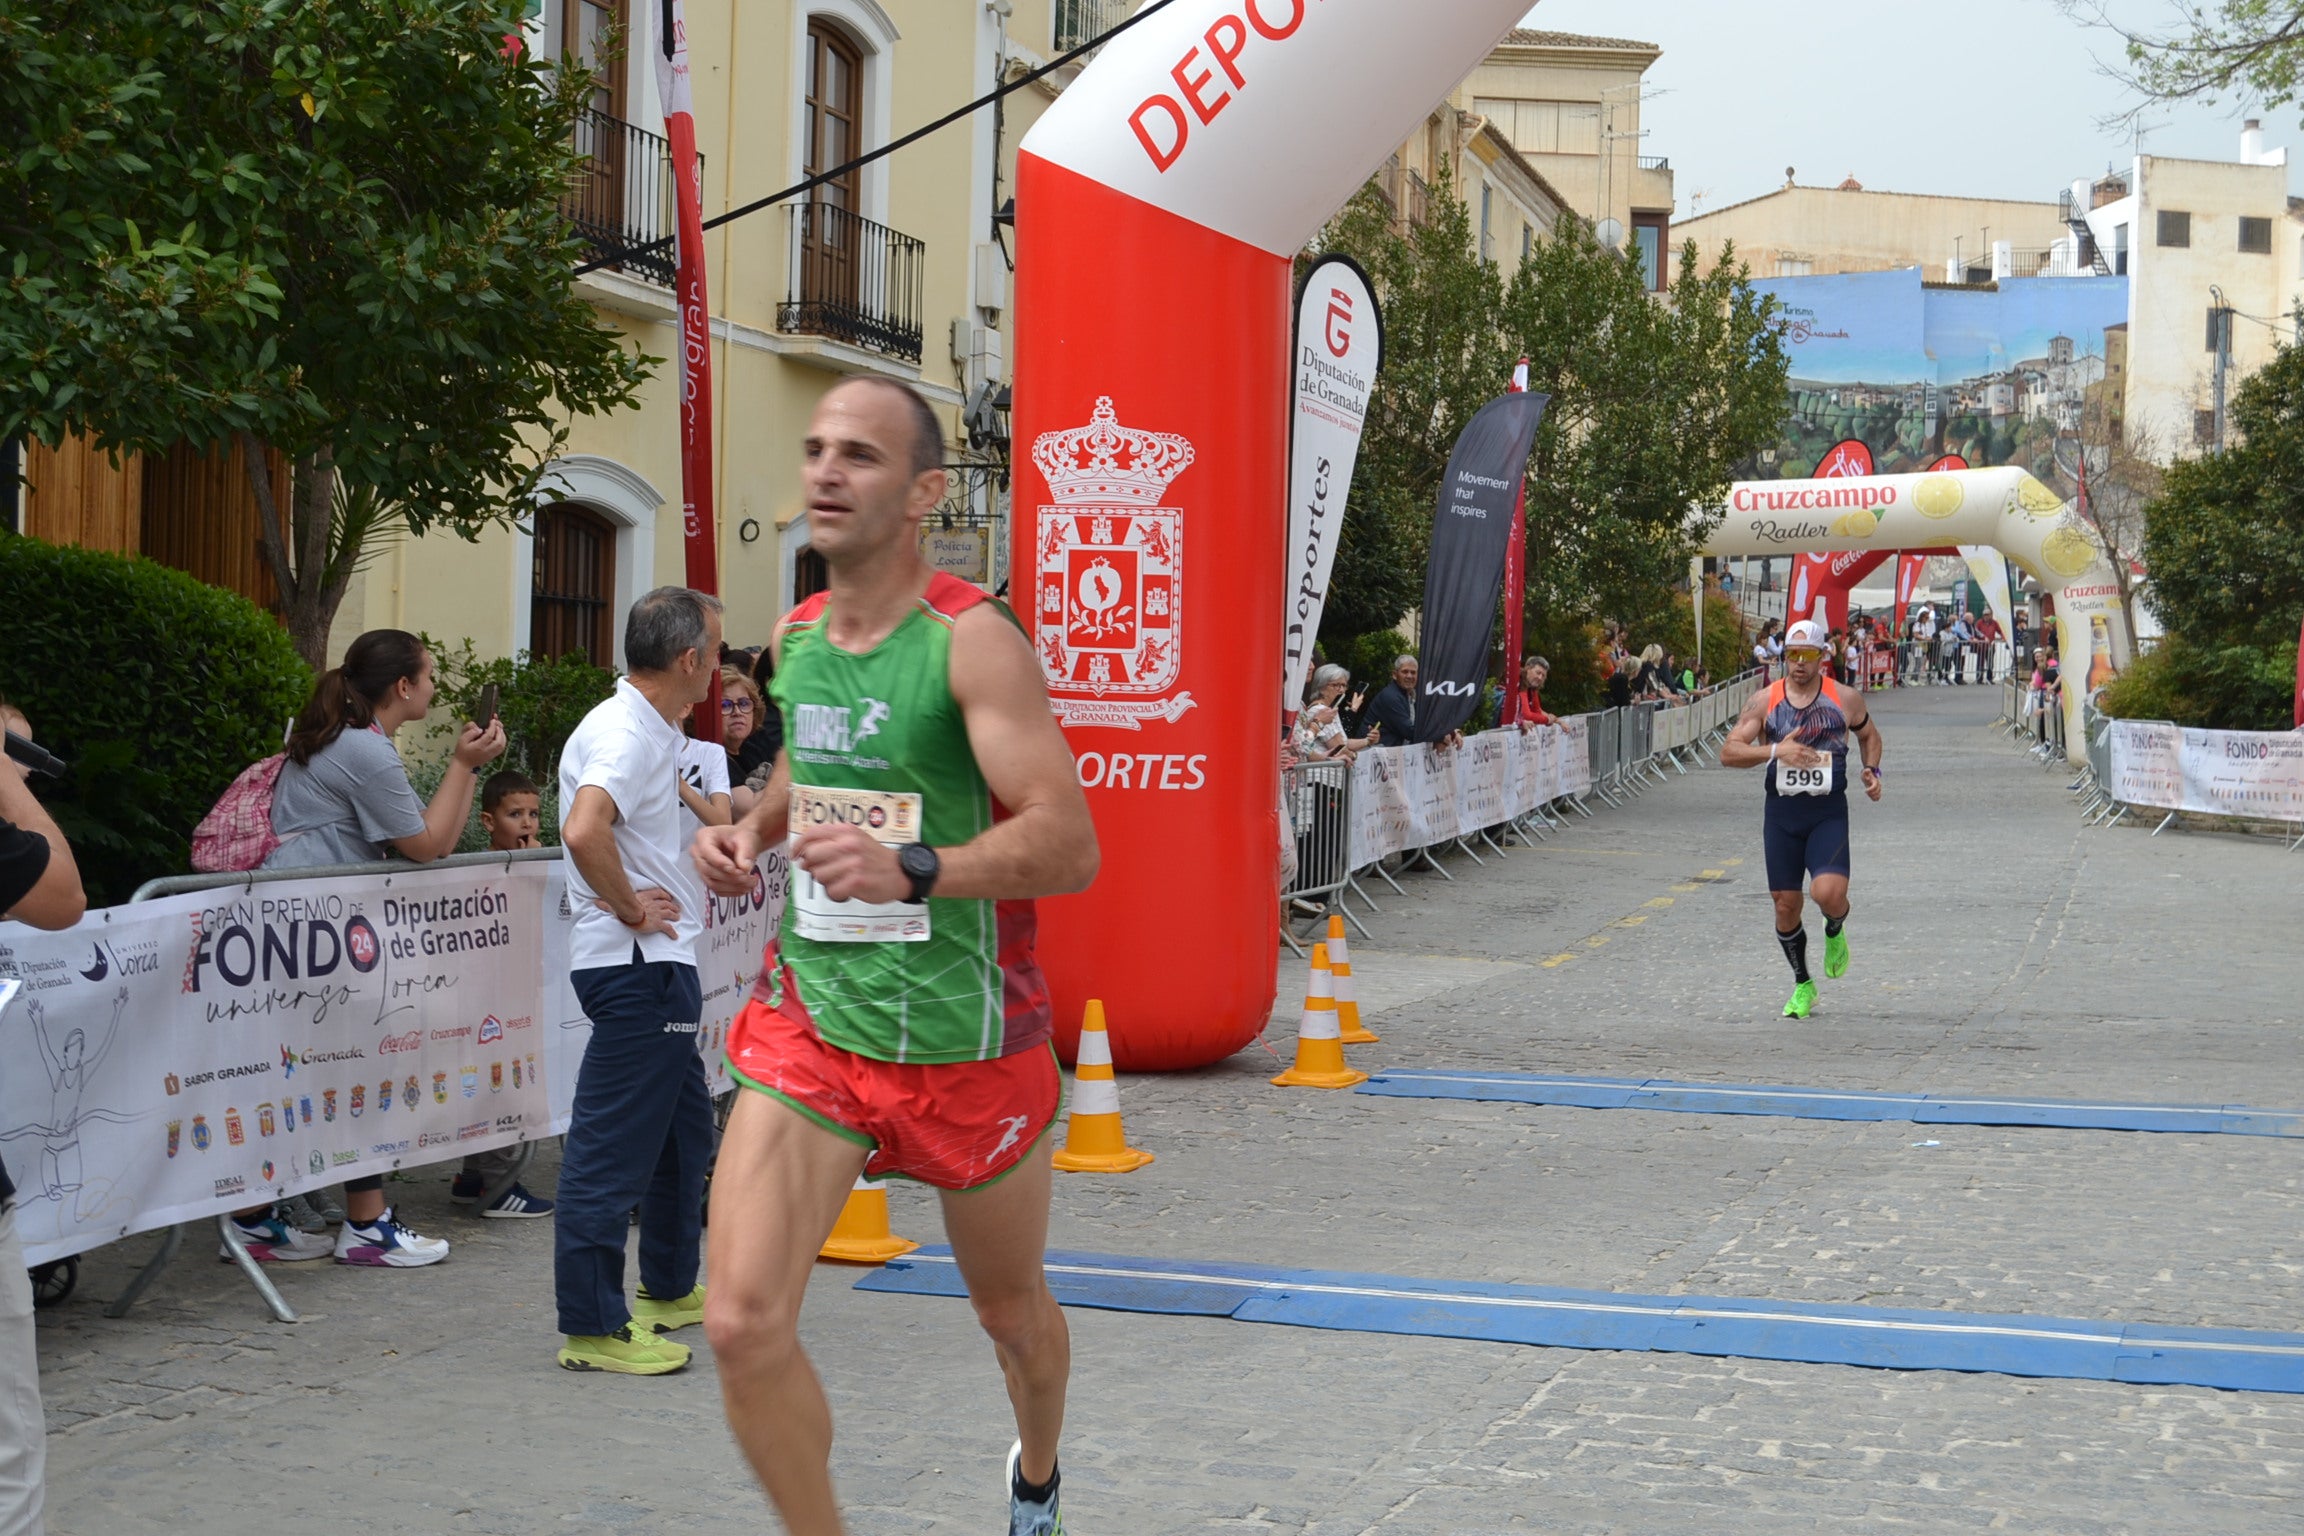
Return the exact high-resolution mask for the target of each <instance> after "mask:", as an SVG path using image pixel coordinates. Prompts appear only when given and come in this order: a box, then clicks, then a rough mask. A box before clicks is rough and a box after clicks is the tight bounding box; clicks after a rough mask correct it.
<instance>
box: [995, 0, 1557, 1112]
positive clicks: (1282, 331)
mask: <svg viewBox="0 0 2304 1536" xmlns="http://www.w3.org/2000/svg"><path fill="white" fill-rule="evenodd" d="M1526 10H1527V0H1451V3H1450V4H1447V5H1444V6H1423V5H1403V4H1400V3H1399V0H1176V3H1174V4H1172V5H1170V6H1169V7H1168V8H1167V9H1166V10H1164V11H1161V12H1158V13H1156V14H1155V15H1153V16H1151V17H1149V18H1148V19H1146V20H1145V21H1144V22H1143V23H1142V24H1140V25H1139V26H1137V27H1135V28H1133V29H1132V30H1130V31H1128V32H1127V33H1124V34H1123V35H1122V36H1121V37H1119V38H1118V39H1116V40H1115V41H1114V42H1112V43H1111V44H1109V45H1107V46H1106V47H1105V48H1104V49H1103V51H1102V52H1101V53H1099V54H1098V55H1097V56H1096V59H1095V60H1094V62H1093V63H1091V64H1090V65H1089V66H1088V68H1087V69H1086V71H1084V72H1083V73H1082V74H1081V76H1080V78H1079V79H1078V80H1077V81H1075V82H1074V83H1073V84H1072V86H1071V87H1070V88H1069V89H1067V90H1066V91H1065V92H1064V94H1063V95H1062V96H1061V97H1059V98H1058V99H1057V101H1056V103H1055V104H1054V105H1053V106H1052V107H1050V108H1049V110H1048V112H1047V114H1046V115H1045V116H1043V117H1042V118H1041V119H1040V121H1039V122H1038V123H1037V124H1036V125H1035V126H1034V127H1033V129H1032V131H1031V132H1030V133H1029V134H1027V135H1026V136H1025V138H1024V142H1023V144H1022V145H1021V146H1020V149H1019V152H1018V156H1017V161H1018V163H1017V188H1016V241H1017V255H1016V280H1017V282H1016V288H1017V293H1016V350H1017V368H1016V400H1015V412H1014V432H1015V441H1016V444H1017V447H1018V450H1019V451H1018V453H1017V455H1016V480H1015V502H1014V505H1015V530H1016V531H1015V536H1014V539H1013V541H1012V547H1013V551H1014V556H1013V559H1014V564H1013V568H1012V573H1011V574H1012V578H1013V579H1012V585H1011V588H1010V591H1011V594H1012V596H1013V600H1014V603H1015V608H1016V613H1017V616H1018V617H1019V618H1020V619H1022V620H1023V621H1024V623H1025V626H1026V628H1027V630H1028V631H1029V632H1030V633H1031V635H1032V637H1033V641H1034V643H1035V645H1036V646H1037V647H1038V649H1039V651H1040V657H1041V664H1042V667H1043V669H1044V670H1045V671H1046V673H1047V675H1048V683H1049V690H1050V693H1051V696H1052V697H1053V699H1054V702H1055V707H1056V711H1057V714H1058V717H1059V718H1060V719H1061V721H1062V723H1063V726H1064V729H1065V733H1066V735H1067V736H1068V737H1069V738H1070V740H1071V744H1072V751H1073V755H1074V758H1075V760H1076V761H1077V763H1078V764H1079V769H1080V779H1081V782H1082V784H1084V785H1085V786H1086V787H1087V790H1088V799H1089V805H1090V807H1091V809H1092V810H1093V811H1094V813H1095V816H1096V828H1097V835H1098V837H1099V838H1100V839H1101V841H1102V844H1103V849H1104V867H1103V873H1102V874H1101V875H1099V876H1098V878H1097V881H1096V884H1095V885H1094V886H1093V887H1092V888H1091V889H1090V890H1088V891H1087V892H1085V893H1083V894H1081V895H1078V896H1071V897H1065V898H1062V899H1060V900H1054V901H1047V902H1043V903H1042V904H1041V907H1040V933H1041V944H1040V953H1041V958H1042V962H1043V964H1044V965H1045V966H1046V968H1047V973H1048V979H1049V983H1050V986H1051V988H1052V989H1053V992H1054V995H1055V1002H1056V1014H1057V1027H1058V1031H1059V1048H1060V1049H1061V1050H1062V1051H1063V1053H1064V1055H1065V1057H1066V1059H1067V1060H1069V1059H1070V1057H1071V1053H1072V1049H1073V1046H1074V1044H1075V1042H1076V1040H1077V1037H1078V1029H1079V1022H1080V1014H1081V1009H1082V1006H1083V1005H1084V1004H1085V1003H1086V1002H1087V1001H1088V999H1089V998H1091V997H1097V998H1101V999H1102V1000H1103V1001H1104V1004H1105V1008H1106V1011H1107V1016H1108V1018H1109V1019H1110V1023H1111V1033H1112V1054H1113V1058H1114V1060H1115V1061H1116V1062H1117V1063H1118V1065H1119V1066H1120V1067H1121V1068H1123V1069H1124V1070H1135V1071H1145V1070H1165V1069H1175V1068H1184V1067H1195V1066H1201V1065H1204V1064H1206V1063H1208V1062H1212V1061H1217V1060H1220V1059H1222V1058H1223V1057H1225V1056H1229V1055H1230V1054H1231V1053H1232V1052H1234V1051H1236V1050H1238V1049H1239V1048H1240V1047H1241V1046H1243V1045H1245V1044H1247V1043H1248V1041H1249V1040H1250V1039H1252V1038H1254V1036H1255V1035H1256V1034H1257V1032H1258V1031H1259V1030H1261V1029H1262V1028H1263V1027H1264V1024H1265V1021H1266V1019H1267V1018H1268V1017H1269V1016H1270V1013H1271V1009H1272V1000H1273V990H1274V980H1273V978H1274V959H1275V955H1276V952H1277V950H1278V947H1279V933H1278V925H1279V913H1278V903H1277V901H1276V900H1275V893H1276V890H1277V887H1276V885H1275V870H1276V867H1277V862H1278V854H1279V839H1280V832H1279V811H1278V806H1279V761H1278V753H1279V742H1278V739H1277V737H1276V733H1275V730H1274V726H1273V722H1274V721H1276V720H1277V719H1279V717H1280V714H1279V709H1280V701H1279V699H1278V697H1277V696H1276V686H1277V685H1276V684H1275V683H1274V681H1273V679H1276V678H1277V677H1278V676H1279V675H1280V657H1279V650H1280V631H1281V622H1282V620H1281V603H1282V587H1283V583H1284V580H1285V578H1284V576H1283V572H1282V561H1281V547H1280V546H1281V542H1282V539H1283V537H1284V530H1285V527H1286V522H1287V519H1286V506H1285V503H1286V495H1287V492H1286V465H1287V446H1288V445H1287V406H1288V383H1289V357H1288V346H1289V340H1288V337H1289V322H1288V311H1289V262H1290V260H1291V258H1293V257H1294V256H1295V254H1296V253H1297V252H1298V251H1299V250H1301V249H1302V248H1303V246H1304V244H1305V242H1306V241H1307V240H1309V239H1310V238H1311V237H1312V236H1313V235H1314V234H1315V233H1316V232H1317V231H1318V230H1319V228H1320V226H1321V225H1322V224H1323V223H1324V222H1325V221H1326V220H1327V219H1328V218H1329V216H1330V215H1332V214H1333V213H1334V212H1335V210H1336V209H1337V208H1339V207H1341V206H1342V205H1343V203H1344V200H1345V199H1346V198H1348V197H1349V196H1351V194H1352V193H1353V191H1354V190H1355V189H1357V188H1358V187H1359V186H1360V184H1361V183H1362V182H1363V181H1364V180H1366V178H1367V177H1368V176H1369V175H1370V173H1372V172H1373V171H1374V170H1375V168H1376V167H1377V166H1378V165H1379V164H1380V163H1381V162H1382V161H1383V159H1384V157H1385V156H1386V155H1387V154H1390V153H1391V152H1392V151H1393V150H1394V149H1396V148H1397V147H1398V146H1399V144H1400V143H1401V141H1402V140H1404V139H1406V138H1407V137H1408V135H1409V134H1410V133H1411V132H1413V131H1414V129H1415V127H1416V125H1417V124H1418V123H1420V122H1421V121H1422V120H1423V119H1424V117H1425V115H1426V114H1427V113H1428V112H1430V110H1431V108H1432V104H1433V103H1434V102H1436V101H1439V100H1440V99H1441V98H1442V97H1444V96H1445V95H1447V93H1448V91H1449V90H1450V88H1451V87H1453V86H1454V85H1455V84H1456V82H1457V81H1459V80H1461V79H1462V78H1463V77H1464V75H1465V73H1466V72H1467V71H1468V70H1470V69H1471V68H1472V67H1473V66H1474V65H1476V64H1477V63H1478V62H1479V61H1480V60H1481V59H1482V58H1483V57H1484V56H1486V54H1487V52H1488V50H1489V49H1490V48H1491V47H1493V46H1494V45H1495V43H1496V42H1497V40H1498V39H1499V38H1500V37H1502V36H1503V34H1504V33H1505V32H1506V31H1507V30H1508V29H1509V28H1510V27H1511V26H1512V25H1513V23H1514V22H1516V21H1517V20H1519V18H1520V16H1521V15H1522V14H1523V13H1524V12H1525V11H1526Z"/></svg>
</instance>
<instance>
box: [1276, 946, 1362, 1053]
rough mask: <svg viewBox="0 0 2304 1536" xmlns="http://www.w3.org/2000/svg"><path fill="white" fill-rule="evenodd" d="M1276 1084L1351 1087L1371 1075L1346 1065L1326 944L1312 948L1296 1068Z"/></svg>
mask: <svg viewBox="0 0 2304 1536" xmlns="http://www.w3.org/2000/svg"><path fill="white" fill-rule="evenodd" d="M1272 1081H1273V1082H1274V1083H1275V1084H1276V1085H1278V1086H1279V1087H1282V1088H1349V1087H1351V1086H1352V1085H1353V1084H1354V1083H1364V1082H1366V1081H1368V1074H1367V1073H1365V1072H1355V1071H1353V1070H1352V1069H1351V1068H1350V1067H1348V1066H1346V1065H1345V1064H1344V1042H1343V1041H1342V1040H1341V1039H1339V1038H1338V1028H1337V1023H1336V995H1335V987H1334V986H1333V985H1332V984H1331V982H1330V979H1329V971H1328V946H1327V945H1325V944H1315V945H1313V946H1312V985H1311V990H1310V991H1308V992H1306V993H1305V995H1304V1022H1302V1023H1301V1024H1299V1025H1297V1026H1296V1065H1294V1066H1292V1067H1290V1068H1289V1069H1288V1070H1287V1071H1285V1072H1283V1073H1281V1074H1280V1075H1279V1076H1278V1077H1276V1078H1274V1079H1272Z"/></svg>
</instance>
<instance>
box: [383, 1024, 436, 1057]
mask: <svg viewBox="0 0 2304 1536" xmlns="http://www.w3.org/2000/svg"><path fill="white" fill-rule="evenodd" d="M423 1045H424V1031H422V1030H420V1029H412V1030H410V1031H408V1033H406V1034H404V1035H386V1036H385V1037H384V1038H383V1039H381V1040H379V1041H377V1042H376V1049H377V1051H378V1052H379V1053H382V1052H385V1051H414V1050H421V1049H422V1048H423Z"/></svg>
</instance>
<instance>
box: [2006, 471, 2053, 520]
mask: <svg viewBox="0 0 2304 1536" xmlns="http://www.w3.org/2000/svg"><path fill="white" fill-rule="evenodd" d="M2016 505H2017V506H2019V507H2021V508H2022V509H2023V510H2024V511H2025V512H2027V513H2029V514H2030V515H2032V516H2033V517H2054V516H2055V515H2056V514H2057V513H2059V512H2061V511H2063V510H2064V498H2063V497H2061V496H2059V495H2057V494H2056V493H2055V492H2054V491H2052V490H2050V489H2048V487H2046V486H2044V485H2042V484H2041V483H2040V482H2039V481H2037V480H2035V479H2033V478H2032V477H2031V476H2030V475H2026V476H2025V477H2024V478H2023V479H2021V480H2019V481H2017V482H2016Z"/></svg>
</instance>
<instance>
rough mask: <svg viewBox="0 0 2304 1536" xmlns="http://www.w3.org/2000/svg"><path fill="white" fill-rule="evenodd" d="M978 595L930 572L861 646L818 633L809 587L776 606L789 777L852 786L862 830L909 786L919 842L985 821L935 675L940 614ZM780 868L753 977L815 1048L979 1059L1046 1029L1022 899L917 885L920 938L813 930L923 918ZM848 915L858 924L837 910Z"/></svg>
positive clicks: (956, 610)
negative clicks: (818, 889) (825, 892)
mask: <svg viewBox="0 0 2304 1536" xmlns="http://www.w3.org/2000/svg"><path fill="white" fill-rule="evenodd" d="M988 601H990V599H989V598H988V597H987V596H986V595H985V594H984V593H983V592H982V591H980V590H979V589H977V588H975V587H973V586H970V585H969V584H968V583H966V582H964V581H960V580H957V579H956V578H953V577H950V576H946V575H943V574H941V573H939V574H938V575H937V576H936V577H935V578H934V579H933V580H932V581H931V582H930V583H929V586H928V590H927V591H926V592H925V593H924V594H923V595H922V596H921V598H920V600H919V602H918V603H917V604H916V605H915V606H914V608H913V610H912V612H911V613H909V614H907V615H905V617H904V619H903V620H902V621H901V622H900V623H898V624H897V626H896V628H895V629H894V630H892V631H891V632H890V633H889V635H888V637H887V638H886V639H885V640H882V641H881V642H880V643H879V644H878V645H876V646H874V647H873V648H872V649H871V650H869V651H866V652H864V653H862V654H853V653H850V652H847V651H843V650H841V649H839V648H838V647H836V646H834V645H833V644H832V643H831V641H830V640H829V639H827V638H826V636H825V632H824V631H825V614H826V610H825V599H824V596H823V595H822V594H819V595H817V596H815V597H813V598H810V599H809V600H808V601H807V602H805V603H803V604H802V605H801V606H800V607H798V608H796V609H794V610H793V611H792V612H791V613H790V614H789V615H787V616H786V617H785V619H784V622H783V624H782V625H781V626H780V627H781V632H782V635H783V649H782V654H781V656H780V657H779V658H778V661H777V664H776V676H775V678H774V680H773V681H772V682H771V683H770V685H769V693H770V695H771V696H772V697H773V698H774V699H775V701H776V706H777V708H778V709H779V710H780V711H782V713H783V717H784V759H785V764H786V767H787V769H788V771H789V772H790V774H791V778H792V782H793V784H795V785H797V786H805V787H807V788H810V789H822V790H827V791H841V790H847V791H865V792H867V793H866V794H864V795H860V796H859V795H850V796H847V797H844V798H845V800H846V801H847V803H848V805H849V806H851V807H853V808H855V814H856V815H857V816H859V817H861V816H863V815H866V814H869V815H870V816H872V817H873V818H875V820H874V823H873V824H874V825H875V826H880V825H881V823H880V820H879V818H881V817H883V816H884V815H887V816H892V817H894V818H896V819H897V820H901V819H903V818H904V817H906V816H907V815H909V814H910V812H909V809H908V805H909V803H908V802H903V801H899V800H896V799H894V798H892V797H902V796H918V797H919V799H918V818H919V820H918V827H917V839H918V840H919V841H921V842H924V843H926V844H928V845H929V846H930V847H932V848H938V849H943V848H951V847H954V846H957V845H958V844H961V843H965V842H967V841H969V840H970V839H971V838H974V837H977V836H978V835H980V834H982V833H983V832H984V831H985V830H986V829H988V828H989V827H990V826H991V825H992V823H993V821H994V819H995V818H996V817H997V816H998V815H999V814H1000V811H999V807H998V806H996V805H995V804H994V803H993V800H992V793H991V790H990V789H989V788H988V787H987V786H986V785H985V782H984V775H983V774H982V772H980V771H979V770H978V768H977V766H976V755H975V753H974V751H973V750H971V748H970V747H969V744H968V731H967V726H966V723H965V722H964V721H963V720H962V718H961V715H960V707H959V705H958V704H956V703H955V702H954V701H953V698H952V689H951V683H950V677H951V657H952V626H953V623H954V621H955V620H957V619H958V617H959V615H960V614H961V613H962V612H964V611H965V610H966V609H968V608H971V607H974V606H975V605H976V604H977V603H981V602H988ZM1003 611H1004V610H1003ZM802 793H803V795H804V794H805V790H803V792H802ZM817 798H818V800H819V801H822V800H825V799H829V798H836V797H831V796H822V797H817ZM866 807H870V809H869V811H867V810H866V809H865V808H866ZM883 829H884V828H883ZM794 830H795V831H797V830H798V828H797V827H795V829H794ZM792 877H793V890H792V894H791V896H790V898H789V899H788V900H787V901H786V903H785V907H784V916H783V920H782V922H781V924H780V925H779V927H778V931H777V935H776V937H775V938H774V939H773V940H771V941H770V944H769V952H768V954H767V956H766V957H765V963H764V964H763V965H762V967H761V971H760V979H759V981H758V982H757V983H756V984H755V988H754V996H755V997H757V998H758V999H759V1000H760V1001H761V1002H762V1003H764V1004H766V1005H767V1006H768V1007H770V1008H773V1009H775V1010H776V1011H777V1012H779V1013H782V1014H784V1015H785V1016H786V1017H787V1018H791V1019H794V1020H796V1021H798V1022H800V1023H802V1024H805V1025H807V1026H808V1027H810V1028H812V1029H814V1030H815V1032H816V1034H817V1035H818V1036H819V1037H820V1038H821V1039H823V1040H824V1041H825V1042H826V1043H828V1044H831V1045H834V1046H838V1047H839V1048H840V1049H842V1050H846V1051H853V1052H855V1053H856V1054H857V1055H860V1056H869V1057H872V1058H873V1059H875V1060H878V1061H894V1062H920V1063H937V1062H955V1061H985V1060H990V1059H992V1058H994V1057H999V1056H1007V1055H1012V1054H1014V1053H1016V1052H1018V1051H1023V1050H1029V1049H1031V1048H1033V1047H1035V1046H1038V1045H1040V1044H1042V1043H1043V1042H1045V1041H1046V1040H1047V1038H1048V1036H1049V1032H1050V1022H1051V1015H1050V1011H1049V1006H1048V992H1047V986H1046V984H1045V983H1044V982H1043V981H1042V980H1041V977H1040V970H1039V965H1038V962H1037V961H1036V959H1035V958H1034V956H1033V951H1032V941H1033V929H1034V909H1033V904H1032V903H1031V902H1029V901H1003V902H993V901H979V900H973V899H954V898H950V897H944V896H936V895H931V896H930V897H929V898H928V901H927V903H926V907H927V910H926V913H925V914H924V919H925V926H926V929H927V936H926V937H925V938H911V939H907V938H903V937H893V938H882V937H870V938H862V939H857V938H837V937H822V936H812V935H811V933H809V932H804V931H803V930H804V929H810V928H812V929H814V930H815V933H816V934H824V933H828V932H832V931H834V930H840V931H847V932H859V931H861V932H870V933H874V934H879V933H897V932H907V931H914V930H916V928H917V926H918V925H919V924H920V923H921V921H922V917H923V914H920V913H919V909H918V908H915V907H912V906H910V905H909V904H891V905H890V906H889V907H886V908H869V909H867V908H864V905H863V904H861V903H827V902H825V901H824V899H823V898H822V897H821V895H820V893H818V894H815V895H814V896H811V895H810V894H809V891H808V886H809V882H807V880H806V877H805V875H804V874H803V873H802V872H801V871H800V869H799V868H798V867H797V866H795V867H794V869H793V872H792ZM849 913H855V914H856V915H857V918H858V920H857V921H855V922H849V921H847V914H849Z"/></svg>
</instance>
